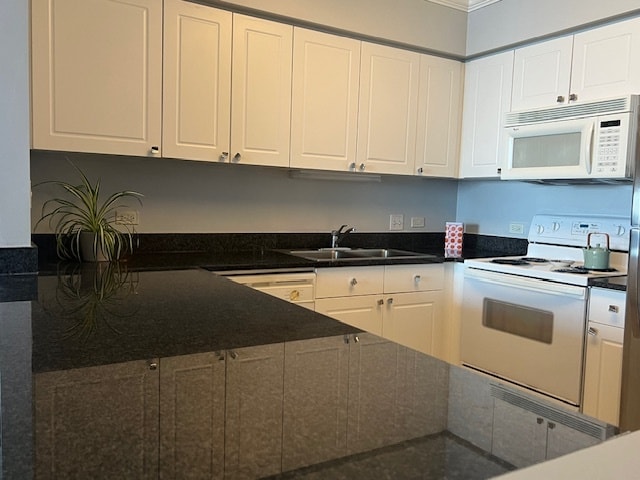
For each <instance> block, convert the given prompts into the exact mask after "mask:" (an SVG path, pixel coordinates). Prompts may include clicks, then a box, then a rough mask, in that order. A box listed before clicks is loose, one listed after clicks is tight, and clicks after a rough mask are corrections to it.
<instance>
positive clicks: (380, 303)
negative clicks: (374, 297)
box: [376, 299, 384, 305]
mask: <svg viewBox="0 0 640 480" xmlns="http://www.w3.org/2000/svg"><path fill="white" fill-rule="evenodd" d="M376 303H377V304H378V305H384V300H382V299H380V300H378V301H377V302H376Z"/></svg>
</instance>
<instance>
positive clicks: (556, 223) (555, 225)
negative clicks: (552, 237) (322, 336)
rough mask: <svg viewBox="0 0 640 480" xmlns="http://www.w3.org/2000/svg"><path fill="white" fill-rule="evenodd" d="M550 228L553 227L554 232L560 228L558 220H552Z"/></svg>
mask: <svg viewBox="0 0 640 480" xmlns="http://www.w3.org/2000/svg"><path fill="white" fill-rule="evenodd" d="M551 228H552V229H553V231H554V232H557V231H558V230H560V222H553V225H552V227H551Z"/></svg>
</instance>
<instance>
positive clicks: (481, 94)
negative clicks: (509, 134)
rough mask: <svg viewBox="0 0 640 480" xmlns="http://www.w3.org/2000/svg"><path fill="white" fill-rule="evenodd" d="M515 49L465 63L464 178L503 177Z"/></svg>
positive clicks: (462, 151) (462, 144)
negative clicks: (504, 137)
mask: <svg viewBox="0 0 640 480" xmlns="http://www.w3.org/2000/svg"><path fill="white" fill-rule="evenodd" d="M512 73H513V51H509V52H505V53H500V54H497V55H492V56H490V57H485V58H480V59H478V60H474V61H471V62H469V63H467V64H466V65H465V80H464V106H463V113H462V140H461V146H460V172H459V176H460V177H461V178H474V177H476V178H490V177H499V176H500V174H499V168H500V165H501V164H502V154H503V152H502V151H501V147H502V145H504V142H503V141H502V137H503V135H504V133H503V130H504V129H503V128H502V123H503V117H504V113H505V112H508V111H509V108H510V105H511V81H512Z"/></svg>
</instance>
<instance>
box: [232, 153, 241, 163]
mask: <svg viewBox="0 0 640 480" xmlns="http://www.w3.org/2000/svg"><path fill="white" fill-rule="evenodd" d="M241 158H242V155H240V152H238V153H236V154H235V155H234V156H233V161H234V162H239V161H240V159H241Z"/></svg>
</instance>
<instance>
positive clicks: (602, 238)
mask: <svg viewBox="0 0 640 480" xmlns="http://www.w3.org/2000/svg"><path fill="white" fill-rule="evenodd" d="M630 229H631V223H630V219H629V218H625V217H614V216H589V215H586V216H572V215H535V216H534V217H533V220H532V222H531V227H530V229H529V236H528V240H529V242H533V243H546V244H551V245H566V246H573V247H586V246H587V236H588V235H589V234H590V233H591V234H592V235H591V243H592V245H593V244H596V243H599V244H600V245H601V246H606V244H607V240H608V243H609V248H610V249H611V250H618V251H623V252H627V251H629V231H630ZM597 234H599V235H597ZM607 237H608V239H607Z"/></svg>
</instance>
